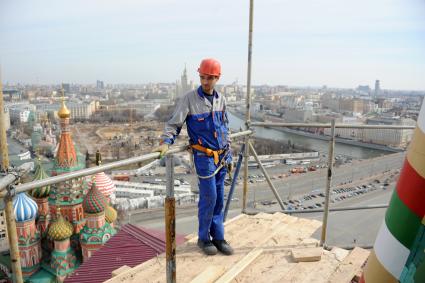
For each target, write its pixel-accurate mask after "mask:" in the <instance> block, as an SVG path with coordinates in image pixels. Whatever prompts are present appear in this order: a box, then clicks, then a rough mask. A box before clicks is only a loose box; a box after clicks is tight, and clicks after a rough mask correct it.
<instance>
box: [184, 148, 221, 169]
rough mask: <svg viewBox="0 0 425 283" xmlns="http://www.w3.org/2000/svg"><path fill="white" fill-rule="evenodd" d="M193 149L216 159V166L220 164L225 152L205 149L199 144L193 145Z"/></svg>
mask: <svg viewBox="0 0 425 283" xmlns="http://www.w3.org/2000/svg"><path fill="white" fill-rule="evenodd" d="M191 147H192V148H193V149H196V150H198V151H201V152H203V153H205V154H206V155H207V156H209V157H211V156H212V157H213V158H214V164H215V165H217V164H218V162H219V158H220V154H222V153H224V152H225V151H224V150H223V149H219V150H212V149H210V148H206V147H203V146H202V145H199V144H192V145H191Z"/></svg>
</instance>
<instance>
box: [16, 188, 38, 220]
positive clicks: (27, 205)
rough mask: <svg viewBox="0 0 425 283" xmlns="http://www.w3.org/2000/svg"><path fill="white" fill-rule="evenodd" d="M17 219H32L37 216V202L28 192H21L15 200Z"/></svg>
mask: <svg viewBox="0 0 425 283" xmlns="http://www.w3.org/2000/svg"><path fill="white" fill-rule="evenodd" d="M13 210H14V213H15V219H16V221H18V222H24V221H28V220H32V219H34V218H35V217H36V216H37V211H38V206H37V203H36V202H35V201H34V200H33V199H32V198H30V197H29V196H28V195H27V194H26V193H19V194H18V195H17V196H16V197H15V199H14V200H13Z"/></svg>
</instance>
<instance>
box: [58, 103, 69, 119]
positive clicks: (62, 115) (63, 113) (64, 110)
mask: <svg viewBox="0 0 425 283" xmlns="http://www.w3.org/2000/svg"><path fill="white" fill-rule="evenodd" d="M58 116H59V118H69V117H70V116H71V111H69V109H68V107H66V105H65V100H64V99H62V106H61V108H60V109H59V111H58Z"/></svg>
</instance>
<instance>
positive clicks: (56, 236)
mask: <svg viewBox="0 0 425 283" xmlns="http://www.w3.org/2000/svg"><path fill="white" fill-rule="evenodd" d="M73 232H74V227H73V226H72V224H71V223H69V222H68V221H66V220H65V218H63V216H62V215H61V214H60V213H59V212H58V216H57V220H56V222H53V223H52V224H51V225H50V228H49V232H48V235H49V237H50V238H52V239H53V240H55V241H63V240H65V239H67V238H69V237H71V236H72V234H73Z"/></svg>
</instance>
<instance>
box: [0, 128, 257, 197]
mask: <svg viewBox="0 0 425 283" xmlns="http://www.w3.org/2000/svg"><path fill="white" fill-rule="evenodd" d="M251 134H252V131H249V130H248V131H241V132H238V133H234V134H231V135H230V138H232V139H235V138H239V137H244V136H247V135H251ZM187 148H188V146H187V145H183V146H177V147H173V148H171V149H170V150H169V151H167V153H166V156H167V155H170V154H174V153H178V152H182V151H185V150H187ZM159 155H160V153H159V152H154V153H148V154H145V155H141V156H136V157H132V158H128V159H123V160H119V161H115V162H111V163H108V164H102V165H100V166H95V167H90V168H86V169H82V170H78V171H73V172H70V173H66V174H62V175H58V176H54V177H49V178H46V179H42V180H37V181H32V182H28V183H25V184H20V185H18V186H16V187H15V191H16V193H22V192H26V191H28V190H31V189H35V188H38V187H44V186H47V185H53V184H56V183H60V182H64V181H68V180H71V179H74V178H78V177H84V176H89V175H93V174H96V173H99V172H104V171H107V170H111V169H115V168H119V167H122V166H126V165H130V164H135V163H139V162H141V161H148V160H152V159H156V158H158V157H159ZM6 185H7V184H6V183H4V182H0V191H1V190H4V189H5V187H6ZM5 195H6V192H0V198H1V197H5Z"/></svg>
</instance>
